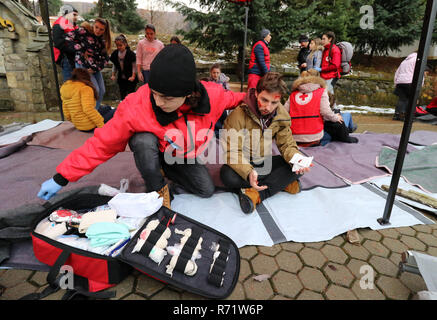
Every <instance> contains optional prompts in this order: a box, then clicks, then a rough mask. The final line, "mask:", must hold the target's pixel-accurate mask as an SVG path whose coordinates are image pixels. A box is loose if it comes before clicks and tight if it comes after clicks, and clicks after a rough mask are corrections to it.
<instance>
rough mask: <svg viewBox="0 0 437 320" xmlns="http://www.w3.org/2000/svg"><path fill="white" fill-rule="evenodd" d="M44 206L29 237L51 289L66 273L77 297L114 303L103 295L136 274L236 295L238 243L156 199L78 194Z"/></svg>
mask: <svg viewBox="0 0 437 320" xmlns="http://www.w3.org/2000/svg"><path fill="white" fill-rule="evenodd" d="M44 207H45V208H46V210H44V212H43V213H42V214H41V215H40V216H39V217H38V219H36V221H35V223H34V227H33V231H32V233H31V238H32V243H33V250H34V254H35V257H36V258H37V259H38V260H39V261H40V262H42V263H44V264H47V265H49V266H51V270H50V272H49V274H48V276H47V281H48V283H49V284H50V287H52V288H54V287H56V286H57V285H58V286H59V278H60V276H59V275H60V271H63V270H64V269H66V270H67V271H68V270H70V271H71V272H73V274H74V285H75V287H74V290H76V291H77V292H79V293H81V294H84V295H87V296H91V297H96V298H109V297H113V296H114V295H115V293H114V292H107V291H102V290H105V289H108V288H110V287H113V286H115V285H117V284H118V283H120V282H121V281H122V280H123V279H124V278H126V277H127V276H128V275H129V274H130V272H131V271H132V268H135V269H137V270H138V271H140V272H141V273H143V274H144V275H146V276H150V277H153V278H155V279H157V280H159V281H161V282H164V283H167V284H169V285H171V286H174V287H177V288H180V289H183V290H186V291H189V292H192V293H195V294H198V295H201V296H204V297H207V298H213V299H223V298H226V297H227V296H229V295H230V294H231V293H232V291H233V290H234V288H235V285H236V283H237V280H238V276H239V271H240V255H239V251H238V247H237V246H236V244H235V243H234V242H233V241H232V240H231V239H230V238H229V237H227V236H226V235H224V234H222V233H220V232H218V231H216V230H214V229H212V228H210V227H208V226H206V225H203V224H201V223H199V222H197V221H195V220H193V219H190V218H188V217H186V216H184V215H182V214H179V213H177V212H175V211H172V210H169V209H168V208H166V207H164V206H162V198H159V195H158V194H157V193H156V192H152V193H142V194H140V193H139V194H128V193H119V194H117V195H116V196H114V197H112V196H106V195H100V194H94V193H83V192H79V193H77V194H74V195H71V196H69V197H67V198H65V199H62V201H59V202H55V203H49V202H47V203H46V204H45V205H44ZM205 214H208V213H206V212H205ZM211 214H212V213H211ZM65 266H67V267H68V268H65ZM61 274H62V273H61ZM46 295H47V294H46ZM41 297H42V296H41V295H39V296H38V297H37V298H38V299H39V298H41Z"/></svg>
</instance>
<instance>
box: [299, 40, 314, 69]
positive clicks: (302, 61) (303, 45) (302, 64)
mask: <svg viewBox="0 0 437 320" xmlns="http://www.w3.org/2000/svg"><path fill="white" fill-rule="evenodd" d="M299 43H300V51H299V53H298V55H297V64H298V66H299V70H300V72H303V71H306V70H307V64H306V61H307V57H308V55H309V54H310V51H311V50H310V46H309V43H310V39H308V37H307V36H306V35H301V36H300V37H299Z"/></svg>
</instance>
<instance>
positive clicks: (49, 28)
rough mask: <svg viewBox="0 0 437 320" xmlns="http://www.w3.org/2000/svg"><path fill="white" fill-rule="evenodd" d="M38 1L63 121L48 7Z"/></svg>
mask: <svg viewBox="0 0 437 320" xmlns="http://www.w3.org/2000/svg"><path fill="white" fill-rule="evenodd" d="M39 1H40V2H41V1H42V2H43V5H42V6H40V8H41V9H43V10H44V11H45V12H44V14H41V16H43V18H45V19H44V20H45V21H44V23H45V24H46V26H47V31H48V33H49V44H50V54H51V57H52V67H53V74H54V76H55V85H56V94H57V96H58V102H59V112H60V114H61V120H62V121H64V113H63V112H62V101H61V94H60V93H59V81H58V72H57V70H56V63H55V54H54V52H53V38H52V28H51V27H50V16H49V5H48V3H47V0H39Z"/></svg>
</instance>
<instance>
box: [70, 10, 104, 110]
mask: <svg viewBox="0 0 437 320" xmlns="http://www.w3.org/2000/svg"><path fill="white" fill-rule="evenodd" d="M67 42H68V43H69V45H70V46H72V47H74V49H75V50H76V57H75V67H76V68H83V69H87V70H88V72H89V73H90V75H91V81H92V83H93V84H94V87H95V88H96V90H97V93H98V98H97V102H96V106H95V108H96V109H98V108H99V107H100V104H101V103H102V100H103V96H104V95H105V90H106V89H105V83H104V81H103V76H102V74H101V70H103V68H104V67H105V65H106V64H107V63H108V61H109V53H110V51H111V45H112V43H111V28H110V25H109V21H108V20H106V19H102V18H96V19H95V21H94V23H93V24H92V25H91V24H90V23H88V22H84V23H82V24H81V27H80V28H78V29H77V30H75V31H74V32H72V33H71V34H70V35H69V37H67Z"/></svg>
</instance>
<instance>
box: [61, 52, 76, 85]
mask: <svg viewBox="0 0 437 320" xmlns="http://www.w3.org/2000/svg"><path fill="white" fill-rule="evenodd" d="M61 68H62V79H63V80H64V82H65V81H67V80H70V79H71V72H72V71H73V68H72V67H71V64H70V62H69V61H68V58H67V57H66V56H64V57H62V61H61Z"/></svg>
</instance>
